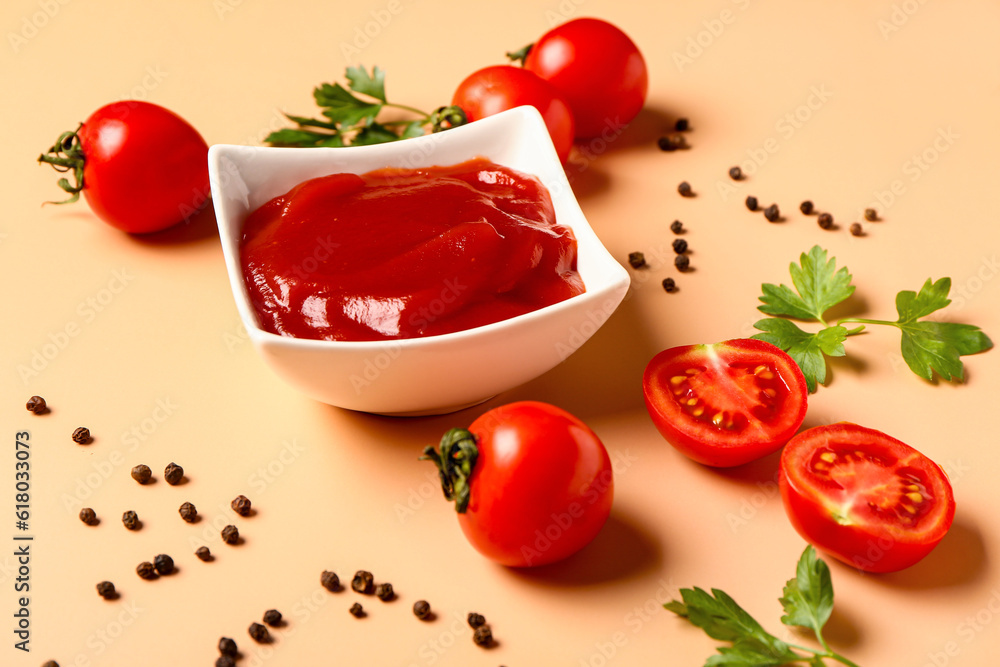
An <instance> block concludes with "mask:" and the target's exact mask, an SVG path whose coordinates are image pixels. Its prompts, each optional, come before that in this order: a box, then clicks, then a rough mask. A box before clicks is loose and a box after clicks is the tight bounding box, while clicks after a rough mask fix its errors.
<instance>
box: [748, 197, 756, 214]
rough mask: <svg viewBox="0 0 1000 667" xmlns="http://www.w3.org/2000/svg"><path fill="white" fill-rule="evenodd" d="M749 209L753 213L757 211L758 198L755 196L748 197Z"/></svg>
mask: <svg viewBox="0 0 1000 667" xmlns="http://www.w3.org/2000/svg"><path fill="white" fill-rule="evenodd" d="M747 208H748V209H750V210H751V211H756V210H757V198H756V197H754V196H753V195H750V196H749V197H747Z"/></svg>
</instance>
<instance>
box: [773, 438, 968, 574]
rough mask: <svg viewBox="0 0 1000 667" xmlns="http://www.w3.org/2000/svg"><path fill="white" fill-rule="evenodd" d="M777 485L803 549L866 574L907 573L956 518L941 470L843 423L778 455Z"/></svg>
mask: <svg viewBox="0 0 1000 667" xmlns="http://www.w3.org/2000/svg"><path fill="white" fill-rule="evenodd" d="M778 485H779V487H780V488H781V497H782V499H783V500H784V503H785V510H786V511H787V512H788V517H789V519H791V521H792V525H793V526H795V529H796V530H797V531H798V532H799V534H800V535H802V537H804V538H805V539H806V540H807V541H808V542H810V543H811V544H813V545H814V546H815V547H816V548H818V549H820V550H822V551H824V552H826V553H828V554H830V555H831V556H833V557H834V558H837V559H839V560H841V561H843V562H845V563H847V564H848V565H852V566H854V567H856V568H858V569H860V570H865V571H867V572H895V571H897V570H902V569H904V568H907V567H909V566H911V565H913V564H914V563H916V562H917V561H919V560H920V559H922V558H923V557H924V556H926V555H927V554H928V553H929V552H930V551H931V549H933V548H934V547H935V546H937V544H938V542H940V541H941V538H943V537H944V535H945V533H947V532H948V528H949V527H951V522H952V519H954V517H955V498H954V496H953V494H952V490H951V484H950V483H949V482H948V477H947V476H946V475H945V473H944V471H943V470H942V469H941V468H940V467H939V466H938V465H937V464H936V463H934V462H933V461H931V460H930V459H929V458H927V457H926V456H924V455H923V454H921V453H920V452H918V451H917V450H916V449H914V448H913V447H910V446H909V445H907V444H905V443H903V442H900V441H899V440H896V439H895V438H893V437H891V436H888V435H886V434H885V433H882V432H881V431H876V430H875V429H871V428H865V427H864V426H858V425H857V424H850V423H847V422H843V423H839V424H830V425H827V426H817V427H815V428H810V429H806V430H805V431H803V432H802V433H800V434H798V435H797V436H795V437H794V438H792V440H791V441H790V442H789V443H788V445H787V446H786V447H785V451H783V452H782V453H781V465H780V476H779V478H778Z"/></svg>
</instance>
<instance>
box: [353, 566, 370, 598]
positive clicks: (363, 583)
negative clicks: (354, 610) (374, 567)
mask: <svg viewBox="0 0 1000 667" xmlns="http://www.w3.org/2000/svg"><path fill="white" fill-rule="evenodd" d="M374 582H375V578H374V577H372V573H371V572H368V571H367V570H358V571H357V572H355V573H354V578H353V579H351V589H352V590H353V591H355V592H356V593H364V594H365V595H368V594H369V593H371V592H372V586H373V584H374Z"/></svg>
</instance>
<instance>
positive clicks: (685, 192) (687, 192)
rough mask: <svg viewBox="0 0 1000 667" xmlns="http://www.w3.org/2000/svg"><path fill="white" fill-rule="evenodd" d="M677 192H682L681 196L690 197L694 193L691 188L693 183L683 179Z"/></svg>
mask: <svg viewBox="0 0 1000 667" xmlns="http://www.w3.org/2000/svg"><path fill="white" fill-rule="evenodd" d="M677 192H679V193H680V195H681V197H690V196H692V195H694V191H693V190H692V189H691V184H690V183H688V182H687V181H681V182H680V184H679V185H678V186H677Z"/></svg>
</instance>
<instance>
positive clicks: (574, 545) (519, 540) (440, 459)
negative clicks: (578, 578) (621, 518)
mask: <svg viewBox="0 0 1000 667" xmlns="http://www.w3.org/2000/svg"><path fill="white" fill-rule="evenodd" d="M423 458H427V459H430V460H433V461H434V462H435V463H436V464H437V465H438V467H439V468H440V469H441V472H442V474H441V479H442V482H443V484H444V489H445V497H446V498H448V499H449V500H455V505H456V509H457V510H458V512H459V514H458V521H459V524H460V525H461V527H462V531H463V532H464V533H465V536H466V538H467V539H468V540H469V542H470V543H471V544H472V546H474V547H475V548H476V549H477V550H478V551H479V552H480V553H481V554H483V555H484V556H486V557H487V558H489V559H491V560H494V561H496V562H498V563H501V564H503V565H509V566H514V567H527V566H537V565H546V564H548V563H553V562H555V561H558V560H562V559H563V558H566V557H568V556H570V555H572V554H574V553H576V552H577V551H579V550H580V549H582V548H583V547H585V546H586V545H587V544H589V543H590V542H591V540H593V539H594V537H595V536H596V535H597V533H598V532H599V531H600V530H601V527H602V526H604V523H605V521H607V518H608V515H609V514H610V512H611V501H612V498H613V495H614V479H613V474H612V470H611V460H610V458H609V457H608V453H607V451H606V450H605V449H604V445H603V444H602V443H601V441H600V439H598V437H597V435H595V434H594V432H593V431H592V430H590V428H588V427H587V425H586V424H584V423H583V422H582V421H580V420H579V419H577V418H576V417H574V416H573V415H571V414H569V413H568V412H566V411H565V410H561V409H560V408H557V407H555V406H552V405H548V404H546V403H539V402H535V401H522V402H518V403H510V404H508V405H504V406H501V407H499V408H494V409H493V410H490V411H489V412H487V413H485V414H483V415H482V416H481V417H479V418H478V419H476V420H475V421H474V422H473V423H472V425H471V426H469V428H468V430H465V429H452V430H451V431H449V432H448V433H446V434H445V436H444V438H442V440H441V446H440V453H438V452H437V451H435V450H434V448H433V447H427V448H426V449H425V450H424V457H423Z"/></svg>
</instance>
